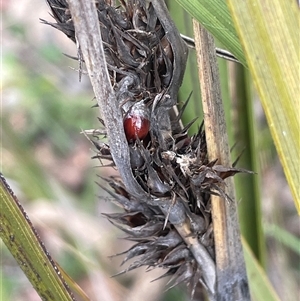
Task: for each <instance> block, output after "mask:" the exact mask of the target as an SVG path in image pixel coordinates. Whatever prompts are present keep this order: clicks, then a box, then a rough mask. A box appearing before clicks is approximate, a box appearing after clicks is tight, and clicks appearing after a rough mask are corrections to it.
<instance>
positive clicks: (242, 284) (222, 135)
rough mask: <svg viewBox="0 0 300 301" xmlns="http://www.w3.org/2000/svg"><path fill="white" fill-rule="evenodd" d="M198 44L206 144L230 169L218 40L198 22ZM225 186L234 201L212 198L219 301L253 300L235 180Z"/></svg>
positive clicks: (221, 162)
mask: <svg viewBox="0 0 300 301" xmlns="http://www.w3.org/2000/svg"><path fill="white" fill-rule="evenodd" d="M194 35H195V45H196V51H197V61H198V68H199V80H200V86H201V93H202V104H203V114H204V124H205V130H206V142H207V149H208V156H209V159H210V160H213V159H216V158H218V160H219V161H218V163H219V164H222V165H224V166H230V165H231V163H230V151H229V146H228V138H227V133H226V123H225V116H224V110H223V105H222V100H221V92H220V81H219V73H218V67H217V60H216V54H215V45H214V40H213V38H212V36H211V35H210V34H208V32H207V31H206V30H205V29H204V28H203V27H201V26H200V24H199V23H197V22H196V21H194ZM226 184H227V186H226V187H222V188H223V189H224V190H225V192H226V194H227V195H229V197H230V198H231V200H232V201H226V200H224V199H223V198H221V197H219V196H211V198H212V218H213V226H214V239H215V252H216V270H217V271H216V272H217V300H244V301H245V300H250V293H249V287H248V280H247V274H246V268H245V262H244V256H243V249H242V245H241V239H240V230H239V223H238V214H237V205H236V201H235V196H234V185H233V180H227V181H226Z"/></svg>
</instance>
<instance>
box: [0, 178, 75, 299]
mask: <svg viewBox="0 0 300 301" xmlns="http://www.w3.org/2000/svg"><path fill="white" fill-rule="evenodd" d="M0 208H1V211H0V237H1V239H2V240H3V242H4V243H5V245H6V246H7V248H8V249H9V251H10V252H11V254H12V255H13V256H14V258H15V259H16V261H17V262H18V264H19V266H20V267H21V269H22V270H23V272H24V273H25V274H26V276H27V278H28V279H29V281H30V282H31V284H32V285H33V287H34V288H35V290H36V291H37V293H38V294H39V295H40V297H41V298H42V300H46V301H52V300H53V301H57V300H61V301H71V300H75V299H74V298H73V297H72V294H71V292H70V291H69V289H68V287H67V286H66V284H65V283H64V281H63V280H62V278H61V275H60V272H59V270H58V268H57V266H56V265H55V264H54V262H53V260H52V259H51V257H50V255H49V253H48V252H47V251H46V249H45V247H44V245H43V244H42V243H41V241H40V239H39V237H38V235H37V233H36V232H35V230H34V228H33V227H32V224H31V222H30V220H29V218H28V216H27V214H26V213H25V211H24V209H23V208H22V206H21V204H20V203H19V201H18V200H17V198H16V196H15V195H14V194H13V192H12V190H11V189H10V187H9V186H8V184H7V183H6V181H5V179H4V177H3V176H2V174H0Z"/></svg>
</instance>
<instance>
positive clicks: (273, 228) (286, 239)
mask: <svg viewBox="0 0 300 301" xmlns="http://www.w3.org/2000/svg"><path fill="white" fill-rule="evenodd" d="M264 229H265V233H266V235H268V236H271V237H273V238H275V239H276V240H277V241H279V242H280V243H282V244H283V245H285V246H286V247H287V248H289V249H291V250H293V251H294V252H295V253H297V254H298V255H300V239H299V238H298V237H296V236H294V235H293V234H291V233H290V232H288V231H286V230H284V229H283V228H282V227H279V226H277V225H275V224H266V225H265V226H264Z"/></svg>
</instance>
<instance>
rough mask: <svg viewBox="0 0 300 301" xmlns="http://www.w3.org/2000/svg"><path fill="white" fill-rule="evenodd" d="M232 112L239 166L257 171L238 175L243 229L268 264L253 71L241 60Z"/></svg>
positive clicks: (234, 70)
mask: <svg viewBox="0 0 300 301" xmlns="http://www.w3.org/2000/svg"><path fill="white" fill-rule="evenodd" d="M229 74H230V81H231V83H230V94H231V108H230V109H231V114H232V116H233V126H232V128H233V137H234V139H233V141H234V142H236V146H235V147H234V149H233V151H232V153H233V160H235V159H236V158H238V157H239V156H240V155H241V154H242V156H241V157H240V159H239V161H238V166H239V167H243V168H246V169H248V170H252V171H254V172H256V173H257V174H255V175H245V174H240V175H236V176H235V177H234V181H235V188H236V195H237V200H238V202H239V206H238V208H239V220H240V226H241V232H242V235H243V236H244V238H245V239H246V240H247V242H248V244H249V246H250V247H251V249H252V251H253V253H254V254H255V256H256V258H257V259H258V260H259V262H260V264H261V265H264V257H265V242H264V235H263V230H262V214H261V203H260V200H261V196H260V185H259V184H260V175H261V173H260V169H259V164H258V151H257V139H256V138H257V137H256V136H257V129H256V123H255V122H254V116H253V115H254V114H253V95H252V93H251V90H252V89H251V87H252V85H251V83H252V82H251V81H250V75H249V72H248V71H247V70H246V69H245V68H244V67H243V66H242V65H240V64H230V67H229Z"/></svg>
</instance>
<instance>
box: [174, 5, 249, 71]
mask: <svg viewBox="0 0 300 301" xmlns="http://www.w3.org/2000/svg"><path fill="white" fill-rule="evenodd" d="M177 2H178V3H179V4H180V5H181V6H182V7H183V8H184V9H185V10H186V11H187V12H188V13H189V14H190V15H191V16H192V17H193V18H195V19H196V20H197V21H198V22H199V23H201V25H203V26H204V27H205V28H206V29H207V30H208V31H209V32H210V33H211V34H212V35H213V36H214V37H215V38H217V40H218V41H220V42H221V43H222V44H223V45H224V47H226V48H227V49H228V50H229V51H231V52H232V53H233V54H234V55H235V56H236V57H237V58H238V59H239V60H240V62H241V63H242V64H243V65H244V66H247V63H246V59H245V56H244V53H243V50H242V46H241V43H240V41H239V38H238V35H237V33H236V30H235V27H234V24H233V21H232V18H231V15H230V12H229V10H228V7H227V5H226V2H225V1H223V0H189V1H186V0H177Z"/></svg>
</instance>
